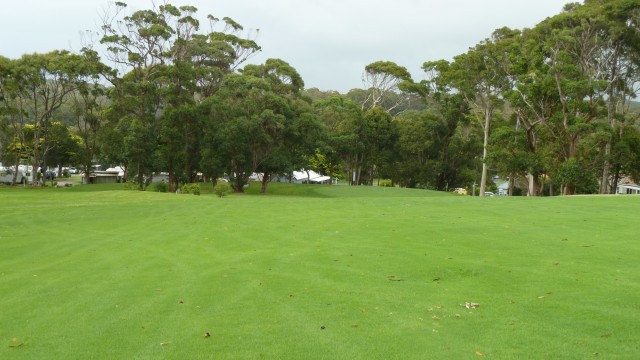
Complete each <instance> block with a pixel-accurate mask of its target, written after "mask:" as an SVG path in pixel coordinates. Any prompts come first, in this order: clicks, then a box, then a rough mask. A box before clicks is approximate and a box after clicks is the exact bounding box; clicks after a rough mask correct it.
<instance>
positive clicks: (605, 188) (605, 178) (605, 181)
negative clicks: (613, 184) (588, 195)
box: [600, 141, 611, 194]
mask: <svg viewBox="0 0 640 360" xmlns="http://www.w3.org/2000/svg"><path fill="white" fill-rule="evenodd" d="M609 156H611V142H610V141H607V145H606V146H605V148H604V166H603V167H602V180H601V182H600V194H610V192H609V188H610V186H609V176H610V171H611V163H610V162H609Z"/></svg>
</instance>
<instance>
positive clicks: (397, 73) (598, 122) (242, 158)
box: [0, 0, 640, 196]
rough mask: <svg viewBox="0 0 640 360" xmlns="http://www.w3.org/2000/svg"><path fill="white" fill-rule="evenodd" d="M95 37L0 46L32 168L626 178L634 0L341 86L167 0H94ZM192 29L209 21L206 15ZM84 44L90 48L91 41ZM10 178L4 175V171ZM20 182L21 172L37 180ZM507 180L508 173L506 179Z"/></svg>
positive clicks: (10, 129) (176, 175) (395, 178)
mask: <svg viewBox="0 0 640 360" xmlns="http://www.w3.org/2000/svg"><path fill="white" fill-rule="evenodd" d="M101 20H102V25H101V27H100V29H99V31H98V35H99V36H98V38H99V39H100V40H99V45H98V44H94V46H86V47H84V48H83V49H82V51H80V52H79V53H71V52H68V51H53V52H50V53H47V54H29V55H24V56H22V57H21V58H18V59H8V58H5V57H2V56H0V120H1V121H0V157H1V160H2V163H3V164H4V165H5V166H7V165H14V166H16V167H17V165H19V164H24V163H28V164H30V165H31V166H32V167H33V169H38V168H47V167H48V166H66V165H70V164H75V165H77V166H79V167H80V168H81V169H82V170H83V171H84V172H85V174H89V173H90V172H91V169H92V165H93V164H95V163H103V164H113V165H116V164H117V165H122V166H123V167H124V168H125V169H126V174H127V178H128V180H129V181H132V182H135V183H137V184H138V185H139V187H140V189H144V188H145V186H146V185H147V182H148V181H149V179H150V178H151V176H152V174H153V173H156V172H165V173H167V174H168V178H169V190H170V191H175V190H176V189H179V186H180V184H185V183H191V182H195V181H196V180H197V179H198V178H199V176H200V175H202V176H204V178H206V179H209V180H210V181H212V182H213V183H215V181H216V180H217V179H219V178H221V177H227V178H228V179H229V181H230V182H231V184H232V185H233V187H234V189H235V190H236V191H238V192H241V191H243V188H244V186H245V185H246V184H247V183H248V181H249V177H250V176H251V174H252V173H255V172H258V173H262V174H263V177H262V182H263V183H262V189H263V192H266V189H267V184H268V182H269V179H270V178H271V177H272V176H274V175H281V174H284V175H288V174H291V173H292V172H293V171H295V170H300V169H314V170H317V171H321V172H323V173H325V174H327V175H328V176H330V177H338V178H341V179H342V181H345V182H348V183H349V184H353V185H372V184H374V182H376V181H379V180H378V179H388V180H389V181H390V182H391V184H398V185H400V186H406V187H419V188H428V189H437V190H448V189H452V188H456V187H467V188H470V187H471V186H472V184H476V183H477V184H478V186H479V193H480V194H483V193H484V192H485V191H486V190H488V189H489V187H490V186H492V184H493V183H492V182H491V181H490V180H491V176H495V175H499V176H502V177H504V178H507V179H509V182H510V187H509V189H510V191H521V192H522V193H523V194H528V195H532V196H536V195H542V194H549V195H554V194H560V193H561V194H576V193H603V194H606V193H612V192H614V191H615V186H616V185H617V183H618V181H619V180H620V179H621V178H623V177H629V178H631V179H634V180H636V181H638V180H640V131H639V129H638V126H637V125H636V123H635V119H636V117H637V113H636V111H633V102H632V99H633V98H635V94H636V91H637V87H638V84H640V82H639V81H638V80H639V79H638V76H639V72H638V66H639V65H640V63H639V60H640V56H639V55H640V32H639V30H640V23H639V22H640V3H638V2H637V1H634V0H609V1H606V0H586V1H585V2H584V3H583V4H579V3H572V4H568V5H566V6H565V8H564V9H563V11H562V12H561V13H560V14H558V15H556V16H553V17H549V18H547V19H546V20H544V21H542V22H541V23H539V24H538V25H537V26H535V27H534V28H531V29H524V30H515V29H509V28H501V29H498V30H496V31H495V32H494V33H493V34H491V36H490V37H489V38H487V39H486V40H484V41H482V42H480V43H479V44H477V45H475V46H474V47H473V48H470V49H469V51H468V52H466V53H464V54H460V55H458V56H456V57H454V58H453V59H452V60H451V61H448V60H439V61H429V62H425V63H424V64H423V67H422V68H423V70H424V72H425V77H426V80H423V81H414V80H413V79H412V77H411V75H410V73H409V72H408V71H407V70H406V68H404V67H403V66H401V65H398V64H395V63H393V62H387V61H377V62H373V63H371V64H369V65H367V66H366V67H365V69H364V76H363V80H364V88H363V89H353V90H351V91H349V92H348V93H347V94H340V93H337V92H335V91H320V90H318V89H305V88H304V81H303V79H302V78H301V76H300V75H299V74H298V72H297V71H296V69H295V68H293V67H292V66H291V65H290V64H288V63H287V62H286V61H284V60H281V59H268V60H266V61H265V62H264V63H263V64H248V63H247V60H249V59H250V58H251V57H252V56H253V55H254V54H256V53H257V52H259V51H261V48H260V46H259V45H258V44H257V43H256V42H255V33H252V32H250V31H245V29H244V28H243V27H242V25H240V24H238V23H237V22H235V21H234V20H233V19H230V18H228V17H225V18H222V19H219V18H216V17H214V16H211V15H208V16H207V17H206V20H205V21H202V22H201V20H199V19H198V18H197V9H196V8H194V7H192V6H181V7H175V6H173V5H171V4H170V3H168V2H164V3H163V4H162V5H159V6H154V7H153V8H151V9H148V10H140V11H135V12H132V13H128V12H127V6H126V4H125V3H122V2H117V3H115V7H114V8H112V9H111V10H110V11H108V12H105V14H104V16H103V17H102V19H101ZM205 29H207V30H205ZM97 49H100V51H98V50H97ZM14 182H15V179H14ZM35 185H36V184H35V182H34V186H35ZM518 189H520V190H518Z"/></svg>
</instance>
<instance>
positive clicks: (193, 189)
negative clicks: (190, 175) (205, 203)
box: [182, 184, 200, 195]
mask: <svg viewBox="0 0 640 360" xmlns="http://www.w3.org/2000/svg"><path fill="white" fill-rule="evenodd" d="M182 193H183V194H193V195H200V185H198V184H184V185H182Z"/></svg>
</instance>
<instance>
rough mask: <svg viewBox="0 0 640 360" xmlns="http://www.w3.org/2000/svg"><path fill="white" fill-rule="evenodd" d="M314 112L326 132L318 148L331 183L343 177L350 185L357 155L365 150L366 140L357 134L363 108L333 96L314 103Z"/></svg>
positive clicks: (352, 180)
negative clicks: (340, 176) (334, 179)
mask: <svg viewBox="0 0 640 360" xmlns="http://www.w3.org/2000/svg"><path fill="white" fill-rule="evenodd" d="M314 109H315V113H316V115H317V117H318V118H319V120H320V122H321V123H322V124H323V126H324V128H325V131H326V137H325V138H324V141H323V142H322V144H321V145H320V146H319V147H318V149H317V153H318V155H319V156H318V157H319V158H322V159H323V161H322V163H323V165H322V167H323V168H324V171H326V174H327V175H328V176H329V177H330V178H331V180H332V181H333V178H334V177H335V176H337V175H339V174H342V175H344V176H345V177H346V178H347V180H348V182H349V183H352V182H354V181H355V179H354V178H355V177H354V176H353V174H355V169H357V164H356V154H357V153H358V152H359V151H360V149H361V148H362V147H363V138H362V137H361V136H359V132H358V129H359V128H360V127H361V125H362V124H363V121H364V119H363V113H362V109H361V107H360V106H359V105H358V104H357V103H356V102H354V101H352V100H349V99H348V98H346V97H344V96H338V95H334V96H332V97H329V98H327V99H324V100H320V101H317V102H315V103H314Z"/></svg>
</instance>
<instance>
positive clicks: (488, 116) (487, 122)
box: [480, 109, 491, 196]
mask: <svg viewBox="0 0 640 360" xmlns="http://www.w3.org/2000/svg"><path fill="white" fill-rule="evenodd" d="M490 127H491V109H487V110H486V111H485V113H484V143H483V149H482V178H481V179H480V196H484V191H485V189H486V188H487V145H489V129H490Z"/></svg>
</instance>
